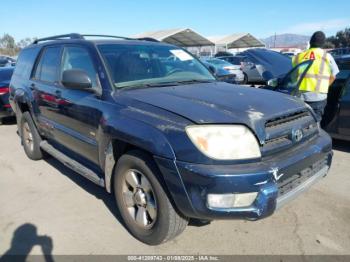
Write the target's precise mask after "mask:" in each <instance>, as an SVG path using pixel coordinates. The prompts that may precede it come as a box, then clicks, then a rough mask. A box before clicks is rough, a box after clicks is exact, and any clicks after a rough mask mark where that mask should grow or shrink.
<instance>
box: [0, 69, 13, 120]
mask: <svg viewBox="0 0 350 262" xmlns="http://www.w3.org/2000/svg"><path fill="white" fill-rule="evenodd" d="M13 70H14V67H6V68H0V125H1V124H2V120H3V118H5V117H9V116H13V115H14V113H13V111H12V109H11V106H10V103H9V85H10V81H11V77H12V74H13Z"/></svg>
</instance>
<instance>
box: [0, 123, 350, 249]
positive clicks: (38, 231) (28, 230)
mask: <svg viewBox="0 0 350 262" xmlns="http://www.w3.org/2000/svg"><path fill="white" fill-rule="evenodd" d="M0 145H1V148H0V254H3V253H5V252H7V251H9V250H10V252H13V253H17V254H28V253H29V254H42V253H43V252H46V253H52V254H54V255H59V254H64V255H69V254H79V255H85V254H152V255H155V254H177V255H178V254H217V255H224V254H350V226H349V225H350V193H349V188H350V177H349V174H350V173H349V169H350V154H349V152H350V144H349V143H345V142H339V141H336V143H335V150H334V153H335V155H334V163H333V166H332V168H331V171H330V173H329V175H328V176H327V177H326V178H325V179H323V180H321V181H320V182H319V183H318V184H316V185H315V186H314V187H313V188H311V189H310V190H309V191H308V192H306V193H305V194H303V195H302V196H300V197H299V198H298V199H296V200H294V201H293V202H291V203H289V204H288V205H287V206H285V207H284V208H282V209H280V210H279V211H278V212H277V213H276V214H274V215H273V216H271V217H269V218H267V219H264V220H260V221H256V222H248V221H240V220H233V221H214V222H212V223H211V224H210V225H207V226H202V227H198V226H195V225H192V226H188V227H187V229H186V230H185V232H184V233H183V234H182V235H180V236H179V237H178V238H176V239H175V240H173V241H170V242H168V243H165V244H163V245H161V246H157V247H151V246H147V245H144V244H142V243H140V242H139V241H137V240H136V239H134V238H133V237H132V236H131V235H130V234H129V233H128V232H127V230H125V228H124V227H123V226H122V224H121V223H120V222H119V216H118V213H117V211H116V208H115V205H114V202H113V199H112V197H111V196H110V195H109V194H108V193H106V192H105V191H104V189H103V188H100V187H98V186H95V185H94V184H92V183H91V182H89V181H87V180H85V179H84V178H82V177H80V176H79V175H78V174H75V173H74V172H72V171H70V170H69V169H67V168H65V167H64V166H63V165H61V164H60V163H59V162H57V161H56V160H54V159H48V160H45V161H44V160H42V161H36V162H35V161H31V160H29V159H28V158H27V157H26V156H25V154H24V151H23V149H22V147H21V146H20V142H19V138H18V137H17V135H16V126H15V125H13V124H12V123H8V124H5V125H3V126H0Z"/></svg>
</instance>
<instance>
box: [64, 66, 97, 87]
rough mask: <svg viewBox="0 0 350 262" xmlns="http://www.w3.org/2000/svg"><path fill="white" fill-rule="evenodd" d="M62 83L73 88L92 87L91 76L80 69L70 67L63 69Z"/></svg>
mask: <svg viewBox="0 0 350 262" xmlns="http://www.w3.org/2000/svg"><path fill="white" fill-rule="evenodd" d="M62 84H63V85H64V86H65V87H67V88H71V89H89V88H92V83H91V79H90V77H89V76H88V75H87V73H86V72H85V71H83V70H80V69H69V70H65V71H63V74H62Z"/></svg>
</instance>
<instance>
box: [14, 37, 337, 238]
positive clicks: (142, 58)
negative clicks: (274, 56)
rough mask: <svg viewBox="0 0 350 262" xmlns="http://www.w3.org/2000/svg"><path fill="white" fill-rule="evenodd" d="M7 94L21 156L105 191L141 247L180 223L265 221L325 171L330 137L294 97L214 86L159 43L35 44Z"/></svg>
mask: <svg viewBox="0 0 350 262" xmlns="http://www.w3.org/2000/svg"><path fill="white" fill-rule="evenodd" d="M96 38H97V37H96ZM10 93H11V96H10V102H11V106H12V108H13V109H14V110H15V112H16V115H17V123H18V129H19V135H20V137H21V140H22V144H23V147H24V151H25V152H26V154H27V156H28V157H29V158H31V159H33V160H39V159H42V158H43V157H44V156H45V154H44V153H43V152H44V151H46V152H47V153H49V154H50V155H52V156H54V157H55V158H57V159H58V160H59V161H61V162H62V163H63V164H65V165H66V166H68V167H69V168H71V169H73V170H74V171H76V172H77V173H79V174H81V175H82V176H84V177H86V178H87V179H89V180H91V181H92V182H94V183H96V184H97V185H99V186H101V187H105V188H106V190H107V191H108V192H110V193H112V194H114V197H115V200H116V203H117V205H118V208H119V210H120V214H121V216H122V218H123V220H124V222H125V225H126V227H127V228H128V230H129V231H130V232H131V233H132V234H133V235H134V236H135V237H136V238H137V239H139V240H141V241H143V242H145V243H147V244H151V245H156V244H160V243H163V242H165V241H168V240H170V239H172V238H174V237H176V236H177V235H178V234H180V233H181V232H182V231H183V230H184V229H185V227H186V225H187V222H188V220H189V218H196V219H202V220H203V219H204V220H212V219H234V218H241V219H249V220H256V219H259V218H264V217H267V216H269V215H271V214H272V213H274V211H275V210H276V209H277V208H279V207H281V206H282V205H284V204H285V203H287V202H288V201H290V200H291V199H293V198H294V197H295V196H297V195H298V194H299V193H301V192H303V191H304V190H306V189H307V188H308V187H309V186H310V185H312V184H313V183H314V182H316V181H317V180H318V179H320V178H322V177H324V176H325V175H326V174H327V172H328V169H329V167H330V166H331V160H332V151H331V148H332V144H331V139H330V137H329V135H327V134H326V133H325V132H324V131H322V130H321V129H319V128H318V125H317V123H316V121H315V117H314V115H313V113H312V111H310V110H309V108H308V107H307V106H305V104H304V103H303V102H301V101H300V100H299V99H297V98H293V97H291V96H286V95H283V94H279V93H277V92H271V91H267V90H261V89H255V88H246V87H240V86H236V87H234V88H233V87H232V85H231V84H227V83H224V82H219V81H216V79H215V78H214V76H213V75H212V74H211V73H210V72H209V70H208V69H207V68H206V67H205V66H204V65H203V64H202V63H201V62H199V60H197V59H196V58H195V57H193V56H192V55H191V54H190V53H188V52H187V51H186V50H184V49H181V48H179V47H176V46H173V45H169V44H165V43H158V42H149V41H140V40H133V39H130V38H120V37H119V38H118V37H116V38H115V39H113V38H111V39H108V40H106V39H101V40H96V39H95V40H87V39H86V38H85V36H83V35H79V34H70V35H63V36H57V37H51V38H44V39H39V40H36V41H35V42H34V43H33V44H32V45H30V46H29V47H27V48H25V49H23V50H22V51H21V53H20V55H19V59H18V63H17V65H16V69H15V72H14V75H13V77H12V80H11V84H10ZM264 101H265V102H264ZM266 101H273V103H266ZM77 208H79V207H77ZM96 223H99V222H98V214H96Z"/></svg>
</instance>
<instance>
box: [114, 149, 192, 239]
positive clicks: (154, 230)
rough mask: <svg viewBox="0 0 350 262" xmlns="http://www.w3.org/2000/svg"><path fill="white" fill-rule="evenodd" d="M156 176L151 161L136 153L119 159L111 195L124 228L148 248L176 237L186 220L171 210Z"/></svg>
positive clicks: (155, 170) (144, 155) (156, 172)
mask: <svg viewBox="0 0 350 262" xmlns="http://www.w3.org/2000/svg"><path fill="white" fill-rule="evenodd" d="M133 174H134V175H133ZM159 177H160V173H159V171H158V168H157V166H156V165H155V163H154V161H153V159H152V158H151V157H149V156H148V155H147V154H145V153H143V152H141V151H136V150H135V151H130V152H128V153H127V154H125V155H123V156H121V158H120V159H119V160H118V163H117V166H116V168H115V173H114V180H113V189H114V196H115V199H116V202H117V206H118V208H119V211H120V214H121V216H122V218H123V220H124V223H125V226H126V228H127V229H128V230H129V232H130V233H131V234H132V235H133V236H134V237H135V238H137V239H138V240H140V241H141V242H143V243H145V244H148V245H159V244H161V243H164V242H166V241H169V240H171V239H173V238H175V237H176V236H177V235H179V234H180V233H182V232H183V231H184V230H185V228H186V226H187V224H188V218H185V217H183V216H182V215H180V214H179V213H178V212H177V211H176V210H175V209H174V207H173V205H172V203H171V201H170V200H169V198H168V195H167V194H166V192H165V190H164V186H163V185H162V182H160V180H159ZM132 178H134V179H132ZM132 184H133V185H132ZM142 200H144V202H143V201H142ZM145 202H147V203H145ZM139 215H140V216H139ZM140 218H142V219H140Z"/></svg>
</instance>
